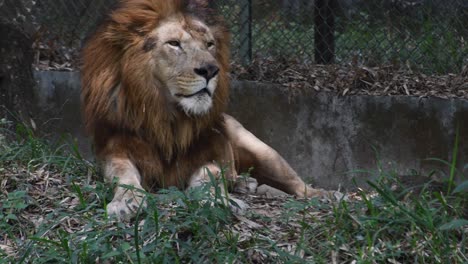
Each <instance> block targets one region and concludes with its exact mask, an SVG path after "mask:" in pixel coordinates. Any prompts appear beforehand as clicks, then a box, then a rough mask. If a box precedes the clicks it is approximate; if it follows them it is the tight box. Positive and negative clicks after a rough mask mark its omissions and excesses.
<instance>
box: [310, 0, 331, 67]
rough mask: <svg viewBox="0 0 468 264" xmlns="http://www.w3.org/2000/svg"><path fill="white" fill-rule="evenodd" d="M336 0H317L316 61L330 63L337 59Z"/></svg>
mask: <svg viewBox="0 0 468 264" xmlns="http://www.w3.org/2000/svg"><path fill="white" fill-rule="evenodd" d="M335 7H336V0H316V1H315V12H314V16H315V17H314V20H315V63H317V64H330V63H333V62H334V60H335V10H336V9H335Z"/></svg>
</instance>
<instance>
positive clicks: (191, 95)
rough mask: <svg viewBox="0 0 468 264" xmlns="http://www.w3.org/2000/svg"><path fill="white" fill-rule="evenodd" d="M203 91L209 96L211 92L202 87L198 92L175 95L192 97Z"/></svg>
mask: <svg viewBox="0 0 468 264" xmlns="http://www.w3.org/2000/svg"><path fill="white" fill-rule="evenodd" d="M204 93H206V94H208V95H209V96H210V97H211V92H210V90H208V88H203V89H201V90H199V91H198V92H196V93H193V94H176V96H178V97H185V98H190V97H194V96H197V95H201V94H204Z"/></svg>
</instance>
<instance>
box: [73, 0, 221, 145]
mask: <svg viewBox="0 0 468 264" xmlns="http://www.w3.org/2000/svg"><path fill="white" fill-rule="evenodd" d="M228 43H229V34H228V33H227V30H226V28H225V26H224V25H223V22H222V20H221V19H220V18H218V17H215V16H213V15H212V12H211V10H210V9H209V8H207V4H206V2H205V1H202V0H186V1H183V0H171V1H167V0H123V1H121V2H120V5H119V6H118V7H117V8H116V9H115V11H113V13H112V14H111V16H110V18H109V19H108V21H106V22H105V23H104V24H103V25H102V26H101V27H100V28H99V29H98V31H97V32H96V33H95V34H94V35H93V36H92V37H91V38H90V40H89V41H88V42H87V44H86V46H85V48H84V50H83V53H84V57H83V68H82V86H83V87H82V101H83V106H84V117H85V121H86V125H87V127H88V129H89V130H91V133H92V134H94V133H95V131H93V130H96V129H100V128H98V127H97V126H99V125H98V124H99V123H107V124H112V125H113V126H117V128H124V129H128V130H132V131H137V130H141V129H143V130H145V131H152V134H153V136H155V137H159V139H161V137H163V138H165V139H167V140H169V141H170V142H174V141H175V140H176V138H177V139H179V140H185V141H190V138H186V137H190V136H188V134H191V133H194V134H196V133H197V131H182V132H181V131H173V130H174V129H172V131H169V130H170V128H171V127H174V124H176V125H177V126H178V127H179V128H181V127H182V128H183V129H185V130H187V129H188V128H189V127H191V128H193V129H196V130H200V129H202V128H203V127H204V126H207V125H209V124H210V123H212V122H213V120H214V119H216V118H219V116H220V114H221V112H223V111H224V109H225V107H226V103H227V98H228V76H227V72H228V59H229V58H228ZM169 123H171V124H172V125H167V127H166V126H165V125H164V124H169ZM189 130H190V129H189ZM174 133H175V134H177V133H179V134H181V135H173V136H174V137H176V138H170V137H171V135H170V134H174ZM182 133H183V134H185V136H183V135H182ZM178 144H180V143H178Z"/></svg>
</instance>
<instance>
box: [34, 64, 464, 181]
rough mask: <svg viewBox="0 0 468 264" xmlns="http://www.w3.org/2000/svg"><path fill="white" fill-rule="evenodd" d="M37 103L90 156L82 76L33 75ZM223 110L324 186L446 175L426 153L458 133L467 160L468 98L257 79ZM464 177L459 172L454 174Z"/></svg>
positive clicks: (441, 154) (442, 155)
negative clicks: (300, 86) (305, 88)
mask: <svg viewBox="0 0 468 264" xmlns="http://www.w3.org/2000/svg"><path fill="white" fill-rule="evenodd" d="M35 78H36V79H37V80H38V84H39V85H38V86H37V95H38V98H39V99H38V101H39V105H41V106H42V109H43V110H44V111H47V113H48V116H50V117H51V119H50V120H48V122H47V124H46V125H43V126H42V127H43V128H44V129H46V130H48V131H51V132H53V133H55V134H57V133H62V132H70V133H71V134H72V135H73V136H74V137H76V138H77V139H78V140H79V142H80V148H81V149H82V150H83V152H84V153H87V154H90V148H89V143H88V142H87V141H86V138H85V136H84V134H83V127H82V125H81V122H80V111H79V89H80V83H79V75H78V73H67V72H36V73H35ZM232 86H233V87H232V90H231V102H230V107H229V111H228V113H230V114H231V115H233V116H234V117H236V118H237V119H238V120H239V121H240V122H241V123H243V124H244V126H245V127H246V128H247V129H249V130H250V131H252V132H253V133H254V134H255V135H257V136H258V137H259V138H261V139H262V140H264V141H265V142H266V143H268V144H269V145H271V146H273V147H274V148H275V149H276V150H278V152H279V153H280V154H282V155H283V156H284V157H285V159H286V160H288V161H289V162H290V163H291V165H292V166H293V167H294V168H295V169H296V170H297V171H298V173H299V174H300V175H301V176H302V177H303V178H304V179H306V180H308V181H309V182H312V183H314V184H315V185H317V186H320V187H324V188H337V187H338V186H339V185H341V186H342V187H345V188H348V187H352V186H353V185H352V179H353V178H354V177H357V180H358V183H360V182H363V181H364V180H365V179H366V177H368V176H369V173H367V174H362V173H357V170H368V171H376V170H377V168H378V163H379V164H381V166H382V167H383V168H384V169H385V170H395V172H396V173H398V174H400V175H408V174H411V171H410V170H412V169H414V170H416V171H420V172H423V173H427V172H429V171H431V170H432V169H442V170H443V171H445V172H448V167H447V166H445V165H442V164H441V163H439V162H434V161H426V160H425V159H427V158H439V159H443V160H449V159H450V156H451V153H452V150H453V146H454V138H455V131H456V124H457V123H459V126H460V128H459V130H460V149H459V155H460V162H459V167H460V170H462V168H463V165H464V164H467V163H468V101H466V100H459V99H457V100H455V99H451V100H443V99H437V98H416V97H407V96H392V97H387V96H383V97H375V96H347V97H341V96H336V95H333V94H329V93H315V92H312V91H311V92H302V93H297V92H296V93H291V92H288V91H286V90H284V88H282V87H279V86H275V85H269V84H261V83H254V82H233V85H232ZM462 177H464V178H466V172H465V176H462V175H461V174H460V175H459V179H461V178H462Z"/></svg>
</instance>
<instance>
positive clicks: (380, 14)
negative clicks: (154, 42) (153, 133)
mask: <svg viewBox="0 0 468 264" xmlns="http://www.w3.org/2000/svg"><path fill="white" fill-rule="evenodd" d="M115 2H116V0H74V1H69V0H35V1H33V0H0V17H1V19H2V21H4V22H5V21H6V22H8V23H15V24H17V25H20V26H21V28H23V29H24V31H25V32H26V33H27V34H29V35H30V36H31V37H32V39H33V41H34V48H35V50H36V57H35V59H36V65H37V66H38V67H43V68H44V67H45V68H47V67H50V68H53V69H65V70H67V69H68V68H73V67H76V65H77V63H76V58H77V52H78V51H79V48H80V47H81V44H82V42H83V40H84V39H85V37H86V36H87V35H88V34H89V33H90V32H92V30H93V28H94V27H95V25H96V23H97V22H98V21H99V20H101V19H102V18H103V16H104V15H105V14H106V13H107V12H108V11H109V9H111V8H112V7H113V5H114V4H115ZM212 5H213V7H215V8H216V9H217V10H219V11H220V12H221V13H222V14H223V15H224V16H225V17H226V20H227V21H228V23H229V26H230V28H231V30H232V32H233V36H234V37H233V40H232V47H233V48H232V55H233V58H234V59H235V61H236V62H238V63H242V64H244V65H245V64H249V63H251V62H252V61H254V60H261V59H265V58H268V59H284V58H286V59H287V60H289V61H294V62H296V63H298V64H304V63H306V64H314V63H320V64H327V63H338V64H349V63H352V64H357V65H367V66H377V65H388V64H391V65H393V66H396V67H400V68H401V67H404V68H410V69H411V70H418V71H422V72H425V73H452V72H455V73H458V72H460V70H461V69H462V67H463V65H464V64H466V62H467V58H468V57H467V56H468V55H467V54H468V45H467V41H468V27H467V26H466V25H468V0H449V1H446V0H315V1H314V0H275V1H271V0H268V1H267V0H219V1H212Z"/></svg>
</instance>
